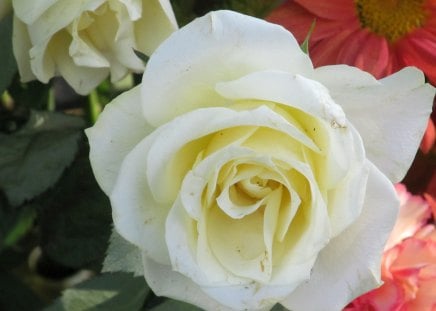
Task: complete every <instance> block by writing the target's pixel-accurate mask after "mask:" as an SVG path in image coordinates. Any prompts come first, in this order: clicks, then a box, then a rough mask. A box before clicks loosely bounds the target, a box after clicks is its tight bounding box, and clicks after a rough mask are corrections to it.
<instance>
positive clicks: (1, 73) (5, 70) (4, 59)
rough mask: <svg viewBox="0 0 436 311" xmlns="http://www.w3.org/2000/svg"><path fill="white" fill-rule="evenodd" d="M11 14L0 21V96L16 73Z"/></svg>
mask: <svg viewBox="0 0 436 311" xmlns="http://www.w3.org/2000/svg"><path fill="white" fill-rule="evenodd" d="M12 16H13V15H12V14H9V15H7V16H5V17H4V18H3V19H2V20H1V21H0V38H1V40H0V68H1V70H0V94H2V93H3V91H4V90H5V89H6V88H7V87H8V86H9V84H10V83H11V81H12V78H13V77H14V75H15V72H16V71H17V64H16V62H15V58H14V54H13V52H12Z"/></svg>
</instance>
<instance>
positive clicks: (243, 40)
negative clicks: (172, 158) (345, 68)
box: [142, 11, 312, 125]
mask: <svg viewBox="0 0 436 311" xmlns="http://www.w3.org/2000/svg"><path fill="white" fill-rule="evenodd" d="M235 29H237V31H235ZM186 42H189V44H186ZM180 47H181V48H180ZM210 64H213V66H210ZM217 69H218V70H217ZM266 69H272V70H274V69H276V70H279V69H280V70H285V71H288V72H291V73H297V72H298V73H301V74H304V73H308V72H310V71H311V70H312V65H311V62H310V59H309V58H308V56H307V55H306V54H304V53H303V52H302V51H301V49H300V48H299V46H298V43H297V41H296V40H295V39H294V37H292V36H290V35H289V32H287V31H286V30H285V29H283V28H282V27H280V26H277V25H273V24H269V23H265V21H263V20H260V19H257V18H253V17H249V16H242V15H240V14H238V13H235V12H231V11H217V12H211V13H209V14H207V15H205V16H203V17H201V18H198V19H196V20H195V21H193V22H192V23H190V24H188V25H187V26H185V27H183V28H182V29H180V31H178V32H176V33H174V34H173V35H172V36H171V37H170V38H168V40H166V41H165V42H164V43H163V44H162V45H161V46H160V47H159V48H158V49H157V50H156V52H155V53H154V54H153V56H152V57H151V58H150V60H149V62H148V64H147V68H146V70H145V73H144V76H143V83H142V94H143V96H144V102H143V105H144V113H145V118H146V119H147V120H148V121H149V122H150V123H151V124H153V125H160V124H162V123H164V122H166V121H168V120H170V119H172V118H173V117H175V116H177V115H180V114H182V113H184V112H187V111H190V110H193V109H196V108H201V107H211V106H226V105H227V100H226V99H223V98H221V97H220V96H219V95H218V94H216V92H215V90H214V87H215V84H216V83H217V82H219V81H226V80H233V79H236V78H238V77H240V76H243V75H246V74H248V73H250V72H254V71H258V70H266Z"/></svg>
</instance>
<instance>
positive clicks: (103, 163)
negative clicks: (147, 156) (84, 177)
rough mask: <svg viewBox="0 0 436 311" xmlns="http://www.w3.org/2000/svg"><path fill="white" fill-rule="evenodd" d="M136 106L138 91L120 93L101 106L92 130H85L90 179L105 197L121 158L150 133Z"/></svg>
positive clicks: (113, 180) (110, 189)
mask: <svg viewBox="0 0 436 311" xmlns="http://www.w3.org/2000/svg"><path fill="white" fill-rule="evenodd" d="M139 102H140V89H139V87H135V88H133V89H131V90H129V91H127V92H124V93H123V94H121V95H120V96H118V97H117V98H115V99H114V100H113V101H112V102H111V103H110V104H108V105H106V106H105V109H104V110H103V112H102V113H101V114H100V116H99V118H98V120H97V122H96V124H95V125H94V126H93V127H91V128H89V129H87V130H85V133H86V135H87V136H88V139H89V145H90V148H91V150H90V155H89V157H90V161H91V164H92V168H93V171H94V175H95V177H96V179H97V181H98V183H99V185H100V187H101V188H102V189H103V191H104V192H105V193H106V194H107V195H109V194H110V193H111V192H112V188H113V186H114V185H115V181H116V178H117V176H118V172H119V170H120V167H121V163H122V161H123V160H124V158H125V156H126V155H127V154H128V153H129V152H130V151H131V150H132V149H133V147H134V146H135V145H137V144H138V142H140V141H141V140H142V139H143V138H144V137H145V136H146V135H147V134H148V133H150V132H151V130H152V128H151V127H150V126H149V125H148V124H147V123H146V122H145V120H144V118H143V117H142V114H141V113H142V111H141V105H140V104H139Z"/></svg>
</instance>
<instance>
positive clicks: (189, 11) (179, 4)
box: [171, 0, 213, 27]
mask: <svg viewBox="0 0 436 311" xmlns="http://www.w3.org/2000/svg"><path fill="white" fill-rule="evenodd" d="M195 2H196V1H195V0H171V5H172V7H173V10H174V14H175V15H176V19H177V23H178V24H179V26H180V27H182V26H184V25H186V24H187V23H189V22H190V21H192V20H193V19H194V18H195V17H197V16H196V15H195V13H194V5H195ZM205 2H207V3H209V2H213V1H211V0H209V1H205Z"/></svg>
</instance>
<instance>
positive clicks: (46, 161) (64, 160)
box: [0, 111, 84, 206]
mask: <svg viewBox="0 0 436 311" xmlns="http://www.w3.org/2000/svg"><path fill="white" fill-rule="evenodd" d="M83 126H84V122H83V120H82V119H81V118H78V117H73V116H68V115H64V114H61V113H51V112H36V111H32V113H31V116H30V118H29V120H28V122H27V124H26V125H25V126H23V127H22V128H21V129H20V130H19V131H17V132H14V133H13V134H2V133H0V189H1V190H3V191H4V193H5V195H6V197H7V198H8V200H9V202H10V203H11V205H13V206H17V205H20V204H22V203H23V202H24V201H26V200H28V199H31V198H33V197H35V196H36V195H39V194H41V193H42V192H44V191H45V190H47V189H48V188H49V187H51V186H52V185H53V184H54V183H55V182H56V181H57V180H58V179H59V177H60V176H61V174H62V172H63V171H64V169H65V168H66V167H67V166H68V165H69V164H70V163H71V162H72V161H73V159H74V156H75V154H76V151H77V142H78V139H79V138H80V136H81V131H80V130H81V129H82V128H83Z"/></svg>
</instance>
